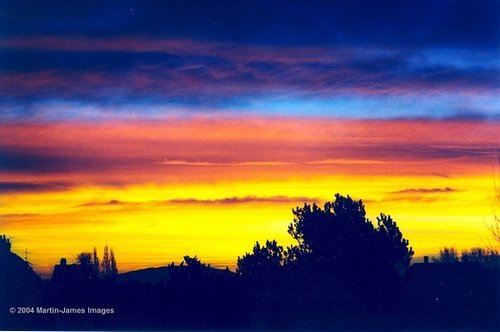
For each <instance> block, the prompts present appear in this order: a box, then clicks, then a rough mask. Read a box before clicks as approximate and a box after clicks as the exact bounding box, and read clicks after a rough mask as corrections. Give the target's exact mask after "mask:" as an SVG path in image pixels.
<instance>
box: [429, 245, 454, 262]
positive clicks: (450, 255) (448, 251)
mask: <svg viewBox="0 0 500 332" xmlns="http://www.w3.org/2000/svg"><path fill="white" fill-rule="evenodd" d="M433 261H434V262H435V263H458V262H459V261H460V257H459V256H458V252H457V249H455V248H453V247H450V248H447V247H444V248H443V249H441V250H439V256H438V257H436V258H433Z"/></svg>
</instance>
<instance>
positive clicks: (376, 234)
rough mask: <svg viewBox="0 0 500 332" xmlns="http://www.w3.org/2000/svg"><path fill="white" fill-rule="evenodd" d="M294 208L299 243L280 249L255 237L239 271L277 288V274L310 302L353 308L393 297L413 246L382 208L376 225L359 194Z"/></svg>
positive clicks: (384, 303)
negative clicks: (251, 248)
mask: <svg viewBox="0 0 500 332" xmlns="http://www.w3.org/2000/svg"><path fill="white" fill-rule="evenodd" d="M292 212H293V215H294V219H293V222H292V223H291V224H290V225H289V227H288V232H289V234H290V235H291V236H292V237H293V238H294V239H295V240H296V241H297V244H296V245H293V246H291V247H289V248H287V249H286V250H284V249H283V248H282V247H281V246H279V245H278V244H277V243H276V241H272V242H270V241H267V242H266V245H265V246H260V245H259V243H258V242H257V243H256V244H255V246H254V248H253V251H252V253H247V254H245V255H244V256H243V257H239V258H238V269H237V272H238V273H239V274H240V275H242V276H251V277H252V278H253V279H261V280H263V279H265V280H268V281H269V282H268V283H267V285H266V284H264V286H265V287H266V286H268V287H269V286H272V287H275V288H279V285H277V284H276V283H275V282H273V280H275V279H276V278H277V277H279V278H281V280H282V283H284V284H286V285H287V286H286V287H287V288H288V292H290V289H292V291H295V292H296V293H297V294H296V296H295V297H296V298H301V299H303V300H304V301H305V305H306V306H310V307H311V308H312V307H315V308H318V307H322V308H323V309H325V308H344V309H346V310H350V311H352V310H357V309H355V308H360V307H363V308H362V310H365V309H366V308H370V309H374V308H381V307H388V306H391V305H394V304H395V303H396V302H394V301H392V299H393V298H394V299H395V298H397V293H398V285H399V282H400V280H401V278H402V277H403V276H404V275H405V274H406V271H407V269H408V267H409V265H410V261H411V258H412V256H413V250H412V248H411V247H409V242H408V240H406V239H404V238H403V235H402V233H401V231H400V230H399V228H398V227H397V225H396V223H395V222H394V221H393V220H392V218H391V217H390V216H387V215H384V214H381V215H380V216H379V217H378V218H377V223H376V225H374V224H373V223H372V222H371V221H370V220H369V219H367V218H366V212H365V207H364V205H363V202H362V201H361V200H359V201H355V200H353V199H352V198H350V197H349V196H347V197H344V196H342V195H340V194H337V195H335V200H334V201H333V202H327V203H325V205H324V207H323V208H321V207H319V206H318V205H317V204H307V203H306V204H304V206H303V207H297V208H296V209H293V210H292ZM261 284H263V283H262V282H261ZM292 298H293V296H292ZM307 303H309V304H307ZM353 308H354V309H353Z"/></svg>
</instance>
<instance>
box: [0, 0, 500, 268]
mask: <svg viewBox="0 0 500 332" xmlns="http://www.w3.org/2000/svg"><path fill="white" fill-rule="evenodd" d="M499 13H500V8H499V3H498V2H497V1H418V2H403V1H380V2H379V1H377V2H375V1H335V2H333V1H325V2H310V1H304V2H293V3H291V2H285V1H283V2H278V1H274V2H272V3H271V2H269V1H227V2H226V1H222V2H221V1H210V2H204V1H166V2H160V1H158V2H156V1H141V2H131V1H116V2H106V3H104V4H102V3H101V2H97V1H96V2H88V1H71V2H67V1H60V2H53V1H23V2H19V1H2V2H1V4H0V234H6V235H7V236H9V237H12V242H13V250H14V252H16V253H18V254H19V255H21V256H23V257H24V251H25V249H27V250H28V251H29V254H28V258H29V260H30V262H31V263H32V264H33V266H34V268H35V269H36V271H38V272H40V273H42V274H44V275H50V273H51V272H50V271H51V267H52V266H53V265H54V264H55V263H57V262H58V261H59V259H60V258H61V257H66V258H68V259H70V260H71V259H72V258H73V257H75V256H76V255H77V254H78V253H79V252H81V251H91V250H92V248H93V247H97V248H98V251H99V253H100V255H102V248H103V247H104V245H105V244H108V245H109V246H110V247H112V248H113V249H114V252H115V254H116V257H117V261H118V268H119V270H120V271H121V272H124V271H127V270H131V269H136V268H143V267H148V266H160V265H165V264H167V263H170V262H172V261H175V262H177V263H178V262H180V261H181V260H182V257H183V256H184V255H192V256H194V255H198V257H199V258H200V259H201V260H202V261H203V262H206V263H210V264H212V266H218V267H225V266H229V267H230V268H233V269H234V266H235V263H236V258H237V257H238V255H240V256H241V255H242V254H244V252H245V251H249V250H251V248H252V245H253V243H255V241H257V240H258V241H260V242H264V241H265V240H266V239H277V240H278V242H279V243H280V244H282V245H289V244H291V243H292V239H291V237H290V236H289V235H288V234H287V227H288V225H289V224H290V222H291V221H292V219H293V216H292V212H291V210H292V208H294V207H296V206H299V205H303V204H304V202H309V203H312V202H317V203H319V204H323V203H324V202H326V201H328V200H332V199H333V197H334V195H335V193H341V194H343V195H350V196H351V197H353V198H356V199H362V200H363V201H364V202H365V205H366V210H367V213H368V217H369V218H370V219H372V220H375V217H376V216H377V215H378V214H379V213H381V212H383V213H385V214H390V215H391V216H392V217H393V219H394V220H395V221H396V222H397V223H398V225H399V227H400V229H401V230H402V232H403V234H404V235H405V237H406V238H407V239H409V240H410V245H411V246H413V248H414V250H415V252H416V254H415V255H416V256H417V258H418V257H421V256H423V255H435V254H436V253H437V252H439V249H440V248H442V247H444V246H455V247H456V248H458V249H459V250H462V249H467V248H471V247H473V246H482V247H485V246H491V245H492V243H493V242H492V238H491V234H490V231H489V229H488V225H490V224H491V222H492V220H493V214H494V211H496V210H495V209H498V208H499V207H498V205H496V204H498V202H495V201H494V199H493V188H494V183H495V176H496V174H498V173H497V172H498V167H499V162H498V155H499V147H500V101H499V100H500V99H499V98H498V96H499V95H500V84H499V83H500V82H499V77H500V75H499V74H500V73H499V72H500V57H499V45H500V43H499V32H500V29H499V24H498V21H499V17H498V16H499Z"/></svg>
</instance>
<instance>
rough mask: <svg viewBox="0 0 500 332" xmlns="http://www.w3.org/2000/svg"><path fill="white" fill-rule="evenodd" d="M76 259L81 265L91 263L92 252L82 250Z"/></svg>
mask: <svg viewBox="0 0 500 332" xmlns="http://www.w3.org/2000/svg"><path fill="white" fill-rule="evenodd" d="M75 261H76V263H77V264H80V265H90V264H91V263H92V255H91V254H90V252H81V253H79V254H78V255H77V256H76V259H75Z"/></svg>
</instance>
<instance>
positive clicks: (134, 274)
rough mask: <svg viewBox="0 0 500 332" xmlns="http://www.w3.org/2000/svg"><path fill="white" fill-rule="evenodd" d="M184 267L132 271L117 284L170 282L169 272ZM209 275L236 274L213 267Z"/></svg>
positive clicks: (162, 267) (125, 274)
mask: <svg viewBox="0 0 500 332" xmlns="http://www.w3.org/2000/svg"><path fill="white" fill-rule="evenodd" d="M185 268H186V267H184V266H161V267H150V268H146V269H140V270H134V271H129V272H125V273H121V274H119V275H118V281H119V282H130V281H132V282H137V283H144V284H145V283H148V282H149V283H151V284H156V283H158V282H162V281H163V282H167V281H169V280H170V271H182V270H183V269H185ZM208 271H209V274H213V275H215V276H224V275H227V276H230V277H232V276H235V275H236V273H234V272H232V271H230V270H226V269H217V268H213V267H209V268H208Z"/></svg>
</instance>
